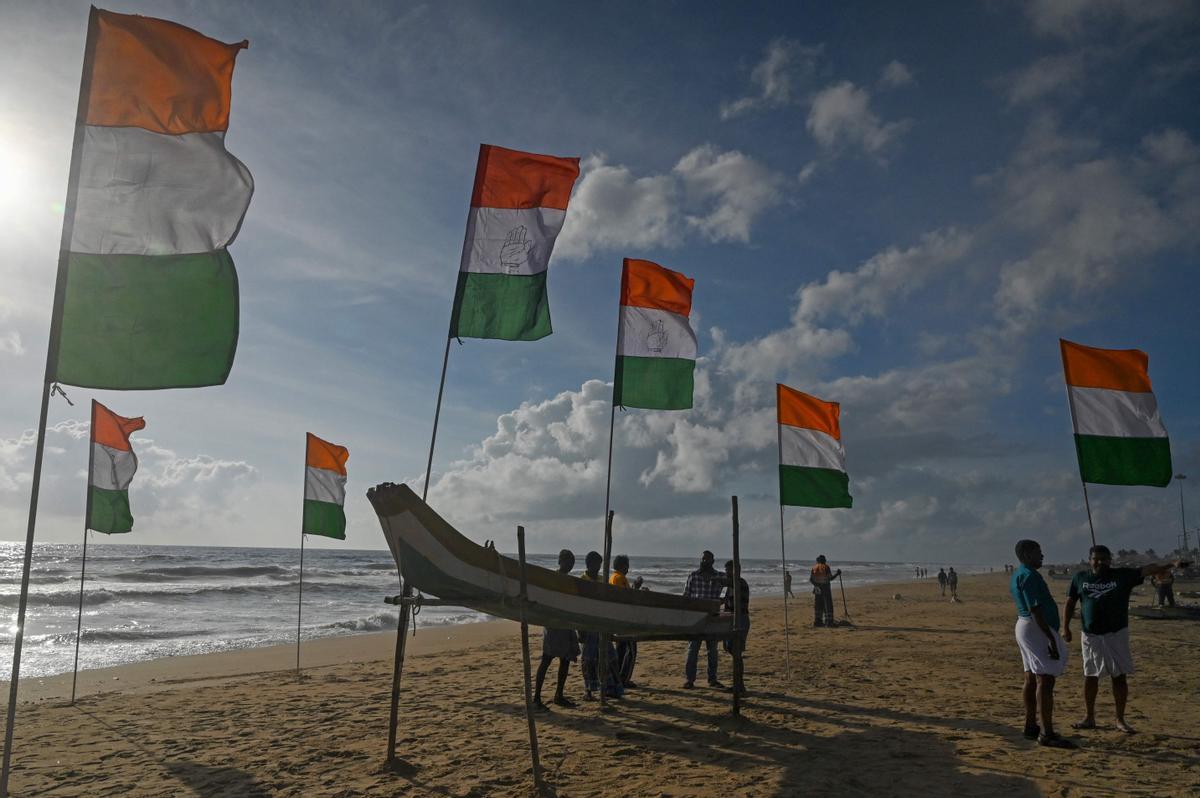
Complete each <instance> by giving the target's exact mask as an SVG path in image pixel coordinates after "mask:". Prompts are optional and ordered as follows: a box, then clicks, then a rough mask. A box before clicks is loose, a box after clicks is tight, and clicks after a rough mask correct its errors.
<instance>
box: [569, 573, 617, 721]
mask: <svg viewBox="0 0 1200 798" xmlns="http://www.w3.org/2000/svg"><path fill="white" fill-rule="evenodd" d="M584 565H585V567H586V571H584V574H583V576H581V577H580V579H586V580H587V581H589V582H601V583H603V582H604V577H603V576H601V575H600V566H602V565H604V558H603V557H601V556H600V552H598V551H589V552H588V553H587V557H586V558H585V559H584ZM579 638H580V643H581V644H582V647H583V658H582V659H583V661H582V662H581V663H580V667H581V668H582V670H583V689H584V693H583V697H584V698H585V699H587V700H588V701H595V700H596V694H598V693H599V692H600V633H599V632H581V633H580V635H579ZM608 661H609V666H608V676H607V677H606V679H605V682H606V688H605V693H604V694H605V695H607V696H612V697H613V698H620V697H621V695H622V694H623V690H622V688H621V683H620V680H619V679H618V677H617V663H616V655H615V654H614V653H613V649H612V645H611V644H610V645H609V646H608Z"/></svg>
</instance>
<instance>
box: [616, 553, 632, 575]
mask: <svg viewBox="0 0 1200 798" xmlns="http://www.w3.org/2000/svg"><path fill="white" fill-rule="evenodd" d="M612 565H613V570H614V571H616V570H619V569H621V568H624V569H625V570H626V571H628V570H629V555H628V554H618V555H617V556H616V557H613V561H612Z"/></svg>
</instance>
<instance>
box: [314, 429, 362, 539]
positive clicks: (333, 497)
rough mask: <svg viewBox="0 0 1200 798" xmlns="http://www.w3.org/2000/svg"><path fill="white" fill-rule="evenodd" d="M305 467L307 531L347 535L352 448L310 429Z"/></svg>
mask: <svg viewBox="0 0 1200 798" xmlns="http://www.w3.org/2000/svg"><path fill="white" fill-rule="evenodd" d="M307 435H308V439H307V441H308V442H307V456H306V457H305V461H304V464H305V468H304V527H303V531H304V534H305V535H324V536H325V537H327V538H337V539H338V540H345V539H346V511H345V510H344V509H343V505H345V503H346V461H347V460H349V459H350V450H349V449H347V448H346V447H345V446H337V445H336V444H332V443H330V442H329V441H324V440H321V439H320V438H318V437H317V436H316V435H313V434H312V433H311V432H309V433H307Z"/></svg>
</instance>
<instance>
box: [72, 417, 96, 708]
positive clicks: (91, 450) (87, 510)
mask: <svg viewBox="0 0 1200 798" xmlns="http://www.w3.org/2000/svg"><path fill="white" fill-rule="evenodd" d="M91 433H92V435H91V441H90V442H89V443H90V445H89V446H88V470H87V473H88V476H87V479H88V481H87V498H86V499H85V500H84V510H83V564H82V565H81V566H80V568H79V617H78V618H77V619H76V621H75V666H74V667H73V668H72V669H71V704H72V706H74V704H75V683H76V681H77V679H78V678H79V640H80V637H81V636H82V635H83V580H84V578H85V576H86V575H87V544H88V524H89V523H91V520H92V467H93V465H94V464H95V459H96V444H95V439H96V400H95V399H93V400H92V426H91Z"/></svg>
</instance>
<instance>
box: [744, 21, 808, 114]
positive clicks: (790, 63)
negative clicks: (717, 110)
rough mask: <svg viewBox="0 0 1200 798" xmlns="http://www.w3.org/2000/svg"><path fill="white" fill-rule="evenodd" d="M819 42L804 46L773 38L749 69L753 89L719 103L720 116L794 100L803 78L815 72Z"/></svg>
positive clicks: (791, 41)
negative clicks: (746, 93) (761, 55)
mask: <svg viewBox="0 0 1200 798" xmlns="http://www.w3.org/2000/svg"><path fill="white" fill-rule="evenodd" d="M822 49H823V48H822V47H821V46H820V45H817V46H812V47H806V46H804V45H802V44H800V42H797V41H794V40H791V39H784V38H780V39H775V40H774V41H772V42H771V43H770V44H768V45H767V49H766V52H765V53H764V54H763V58H762V60H761V61H759V62H758V64H757V65H755V67H754V69H753V70H752V71H751V73H750V82H751V83H752V84H753V86H754V93H753V94H749V95H746V96H745V97H740V98H738V99H737V100H734V101H733V102H728V103H724V104H722V105H721V118H722V119H733V118H735V117H738V116H742V115H743V114H746V113H748V112H750V111H755V110H758V109H761V108H772V107H778V106H781V105H787V104H788V103H790V102H793V101H794V100H795V99H796V98H797V95H798V92H799V91H800V89H801V87H802V84H803V83H804V82H805V80H806V78H808V77H809V76H811V75H812V74H814V73H815V72H816V69H817V64H818V60H819V58H820V55H821V51H822Z"/></svg>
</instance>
